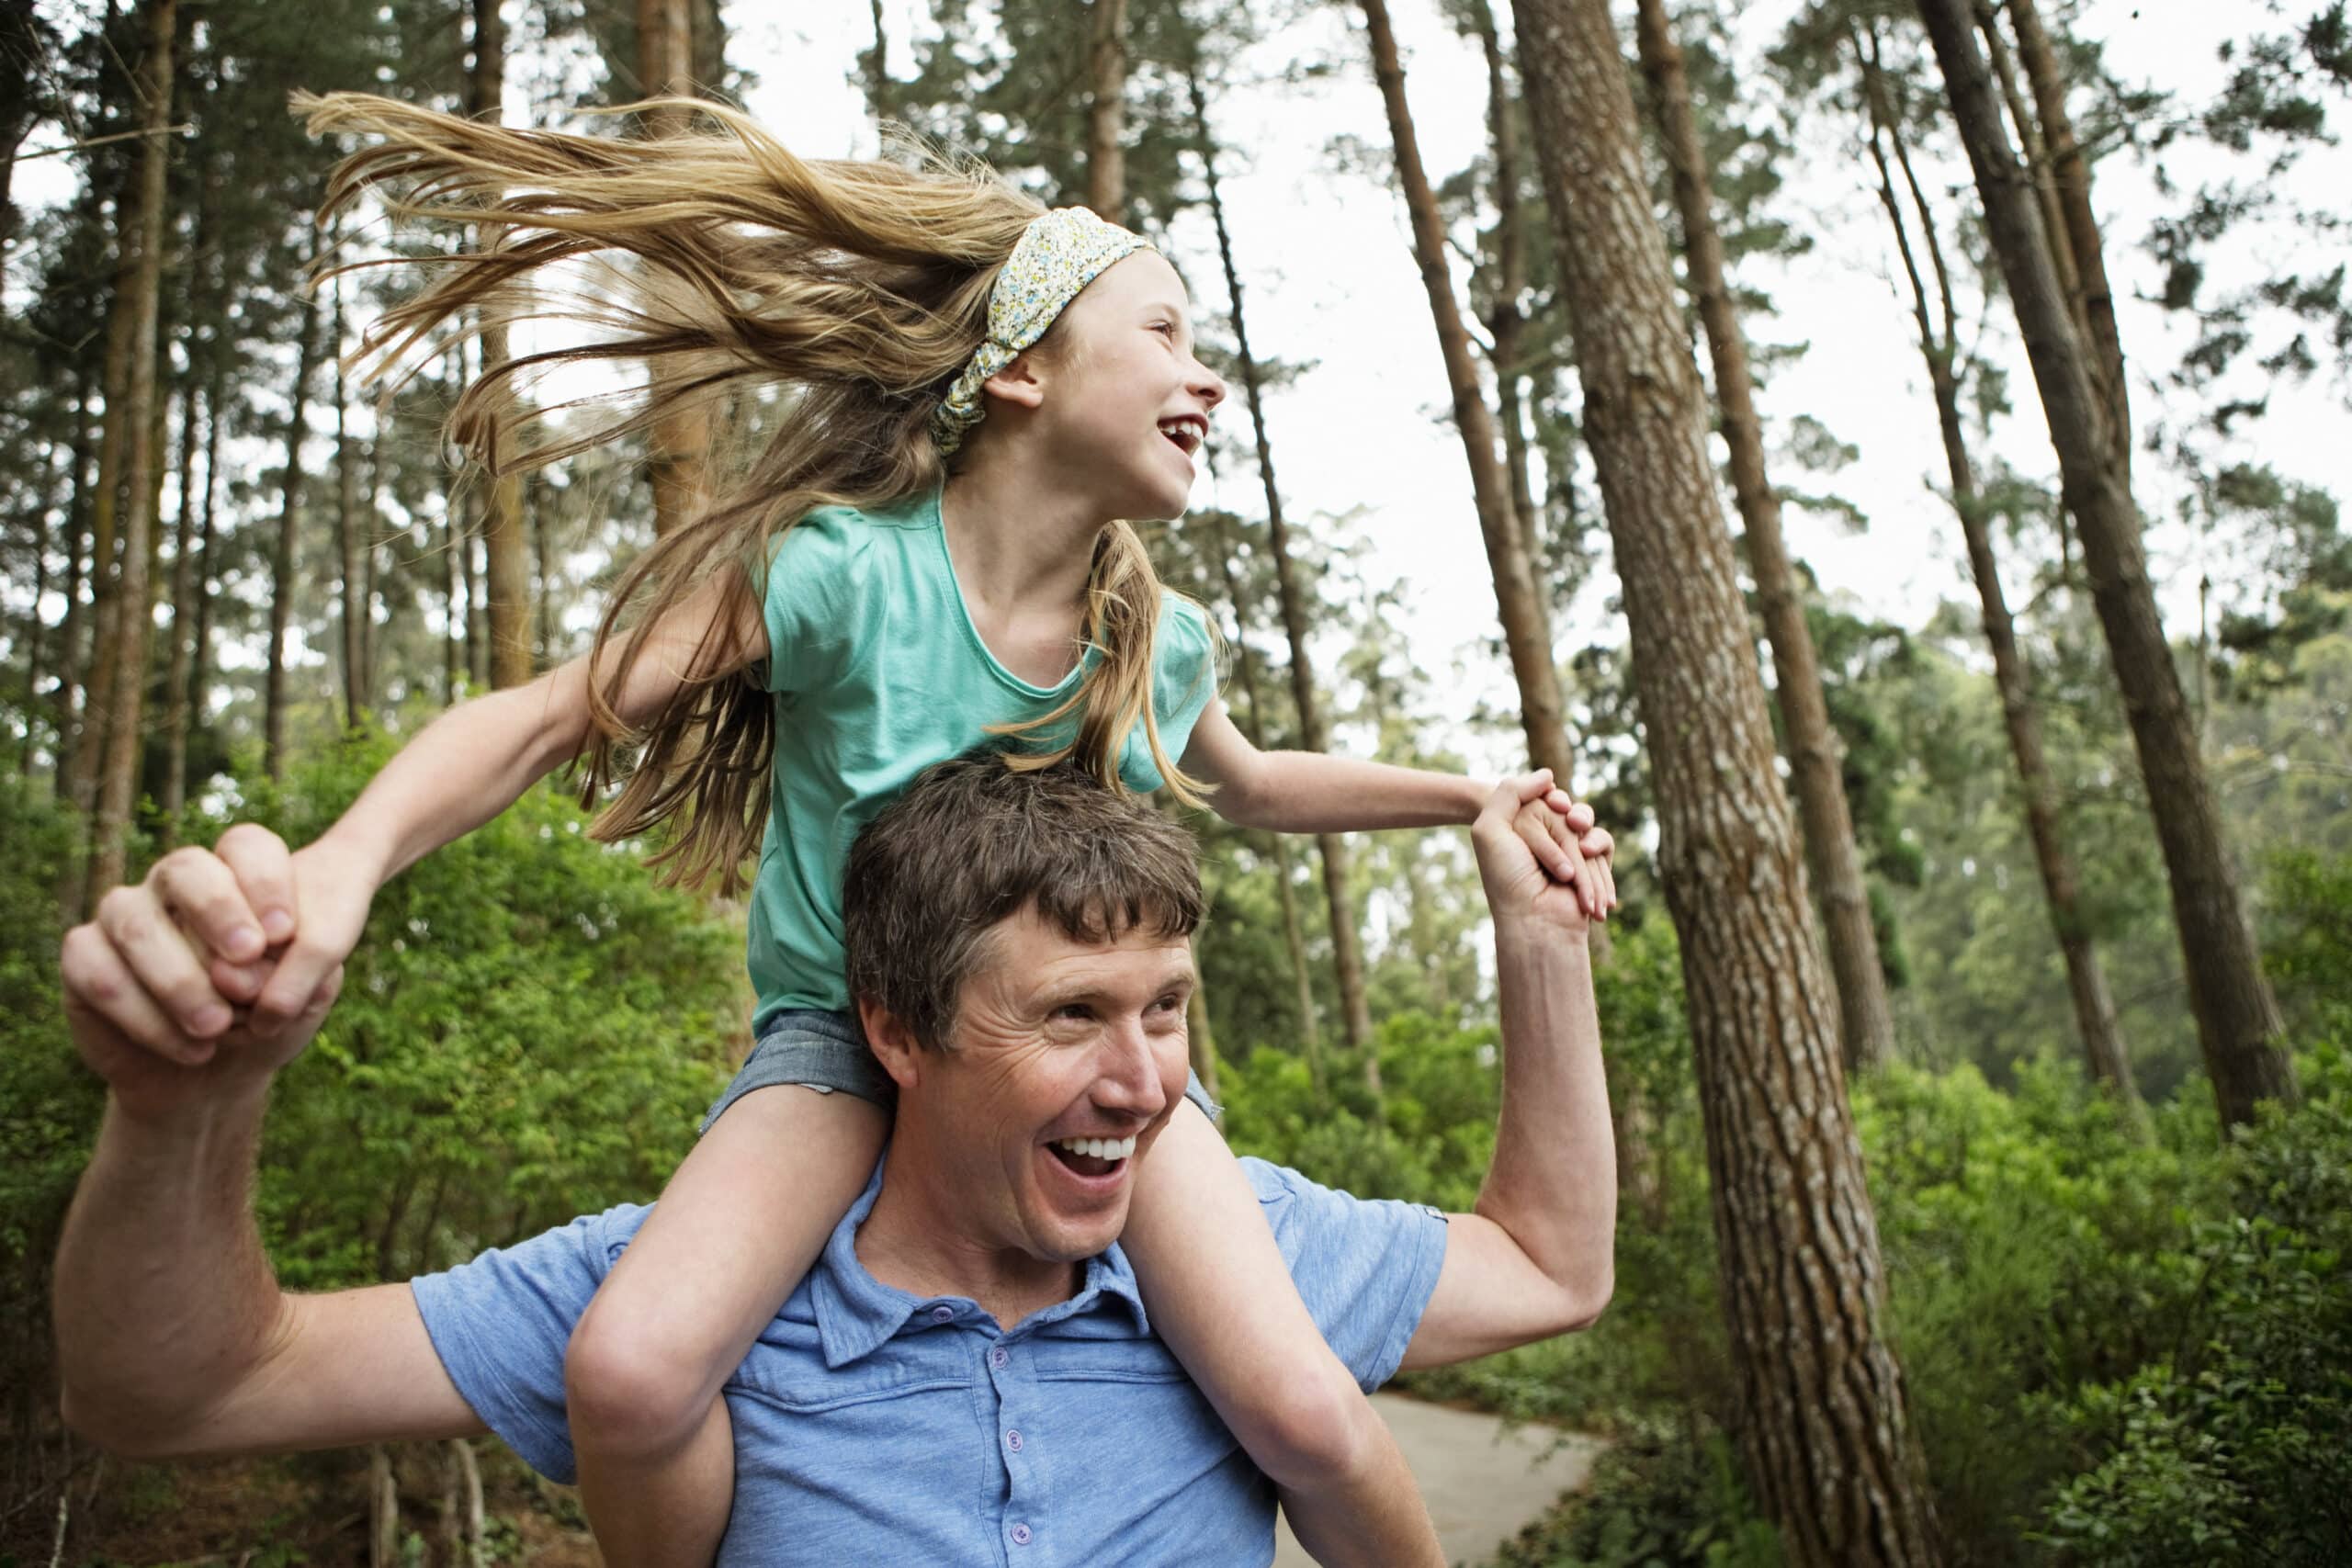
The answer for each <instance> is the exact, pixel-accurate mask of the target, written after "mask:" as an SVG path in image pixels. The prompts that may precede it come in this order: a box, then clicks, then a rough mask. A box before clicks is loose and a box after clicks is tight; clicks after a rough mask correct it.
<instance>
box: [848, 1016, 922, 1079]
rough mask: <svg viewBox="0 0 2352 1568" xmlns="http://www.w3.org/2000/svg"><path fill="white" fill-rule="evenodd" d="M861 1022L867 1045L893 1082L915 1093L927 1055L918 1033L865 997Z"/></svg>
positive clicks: (858, 1017) (859, 1019) (859, 1021)
mask: <svg viewBox="0 0 2352 1568" xmlns="http://www.w3.org/2000/svg"><path fill="white" fill-rule="evenodd" d="M857 1021H858V1023H859V1024H860V1025H861V1026H862V1027H863V1028H864V1029H865V1043H866V1044H867V1045H868V1046H870V1047H871V1048H872V1049H873V1052H874V1059H875V1060H876V1061H877V1062H879V1063H881V1064H882V1070H883V1071H884V1072H886V1073H888V1074H889V1075H890V1081H891V1082H892V1083H895V1084H897V1085H898V1086H899V1092H901V1093H904V1092H905V1091H906V1090H908V1089H912V1088H913V1087H914V1086H915V1085H916V1084H917V1083H918V1082H920V1081H921V1080H922V1060H923V1057H924V1056H925V1055H928V1054H929V1053H927V1052H926V1051H925V1050H924V1049H923V1045H922V1042H921V1041H919V1040H917V1039H916V1038H915V1035H914V1031H913V1030H911V1029H909V1028H908V1027H907V1026H906V1025H905V1024H904V1023H902V1022H900V1021H899V1015H898V1014H896V1013H894V1012H892V1011H890V1010H888V1008H886V1007H884V1006H883V1005H882V1004H881V1003H879V1002H877V1001H874V1000H872V999H870V998H865V997H860V998H857Z"/></svg>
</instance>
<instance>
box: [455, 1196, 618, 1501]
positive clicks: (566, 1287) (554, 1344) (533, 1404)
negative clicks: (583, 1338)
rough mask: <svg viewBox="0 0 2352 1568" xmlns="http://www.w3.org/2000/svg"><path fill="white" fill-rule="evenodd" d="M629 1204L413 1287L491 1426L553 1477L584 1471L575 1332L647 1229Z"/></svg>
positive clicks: (458, 1376)
mask: <svg viewBox="0 0 2352 1568" xmlns="http://www.w3.org/2000/svg"><path fill="white" fill-rule="evenodd" d="M646 1213H647V1211H646V1210H645V1209H643V1208H642V1207H638V1206H628V1207H624V1208H618V1209H612V1210H608V1211H606V1212H605V1213H601V1214H588V1215H583V1216H582V1217H581V1218H579V1219H576V1220H574V1221H572V1222H571V1224H568V1225H564V1226H562V1227H561V1228H560V1229H557V1230H551V1231H547V1232H544V1233H543V1234H541V1235H536V1236H533V1237H532V1238H531V1239H530V1240H528V1241H526V1242H524V1243H522V1244H521V1245H520V1246H516V1247H503V1248H502V1247H492V1249H491V1250H490V1251H488V1252H485V1253H483V1254H482V1255H481V1257H479V1258H475V1259H473V1261H471V1262H469V1263H464V1264H460V1265H459V1266H458V1267H457V1268H455V1269H449V1270H448V1271H447V1272H446V1273H441V1274H426V1275H424V1276H421V1277H420V1278H418V1279H415V1280H410V1281H409V1292H410V1294H411V1295H413V1296H414V1297H415V1299H416V1308H417V1311H418V1313H419V1314H422V1315H423V1317H424V1330H425V1332H426V1334H428V1335H430V1336H431V1337H432V1339H433V1348H434V1350H435V1352H436V1353H437V1354H438V1355H439V1356H440V1358H441V1364H442V1366H443V1367H445V1368H446V1369H447V1371H448V1373H449V1381H450V1382H453V1383H455V1384H457V1387H458V1393H460V1394H462V1395H464V1396H465V1401H466V1403H467V1404H470V1405H472V1406H473V1410H474V1414H475V1415H476V1416H481V1420H482V1424H483V1425H484V1426H486V1427H489V1428H490V1429H491V1430H492V1431H493V1432H495V1433H497V1434H498V1436H499V1437H500V1438H502V1439H503V1441H504V1442H505V1443H506V1446H507V1447H509V1448H511V1449H513V1450H515V1452H516V1453H518V1454H520V1455H522V1456H523V1459H524V1461H525V1462H526V1463H527V1464H529V1465H530V1467H531V1468H532V1469H533V1470H536V1471H537V1472H539V1473H540V1474H542V1475H544V1476H546V1477H547V1478H548V1480H550V1481H560V1482H564V1483H570V1482H571V1480H572V1477H573V1472H574V1470H575V1468H576V1466H575V1463H574V1461H573V1458H572V1452H571V1422H570V1420H569V1419H568V1418H567V1416H566V1414H565V1410H564V1397H563V1357H564V1351H565V1349H566V1348H567V1347H568V1346H569V1345H570V1344H571V1330H572V1328H573V1326H574V1325H576V1324H578V1323H579V1321H580V1316H581V1314H582V1313H584V1312H585V1311H587V1310H588V1299H589V1298H590V1297H591V1296H594V1294H595V1293H596V1287H597V1286H599V1285H601V1284H603V1283H604V1280H605V1275H606V1274H607V1273H608V1272H610V1271H611V1269H612V1266H613V1259H614V1258H617V1257H619V1256H620V1253H621V1249H622V1248H623V1247H627V1246H628V1238H629V1237H630V1236H631V1235H635V1234H636V1232H637V1227H638V1226H639V1224H643V1223H644V1218H645V1214H646Z"/></svg>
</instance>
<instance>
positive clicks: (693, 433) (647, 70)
mask: <svg viewBox="0 0 2352 1568" xmlns="http://www.w3.org/2000/svg"><path fill="white" fill-rule="evenodd" d="M475 4H476V5H477V6H481V5H492V0H475ZM492 9H493V10H494V9H496V7H495V6H494V5H492ZM694 24H695V12H694V7H693V6H692V5H691V4H690V3H689V0H637V51H638V62H637V65H638V69H637V79H638V86H639V91H640V92H641V93H642V94H643V95H644V96H647V97H675V98H688V97H693V96H695V59H696V51H695V26H694ZM688 118H689V116H688V114H687V112H686V111H685V110H684V109H681V108H674V107H673V108H666V109H658V110H655V111H654V112H653V113H651V114H649V115H647V116H646V117H645V133H646V134H647V135H648V136H675V135H678V134H680V133H682V132H684V130H686V129H687V122H688ZM710 420H711V411H710V409H709V408H708V406H707V405H704V404H687V405H684V406H673V407H671V408H670V409H669V410H667V412H664V413H663V414H662V416H661V417H660V418H659V419H657V420H655V421H654V422H653V426H652V428H651V430H650V432H648V436H647V456H646V467H647V470H648V473H649V475H650V478H651V479H652V482H653V531H654V533H655V534H656V535H666V534H673V533H675V532H676V531H677V530H678V529H679V528H681V527H683V526H684V525H685V523H686V520H687V519H688V518H690V517H692V516H693V515H694V513H695V510H696V508H698V507H700V506H701V505H702V503H703V502H705V501H706V500H707V499H708V485H709V478H708V475H707V471H706V470H707V467H708V464H709V460H710ZM487 521H488V520H487V519H485V523H487ZM520 559H521V556H520V555H519V553H518V554H517V556H516V560H517V561H518V562H519V561H520ZM518 581H519V579H518ZM495 596H496V590H495V589H494V588H493V590H492V597H493V599H495ZM524 647H525V650H526V654H527V651H528V643H527V642H526V643H525V645H524ZM499 683H500V684H502V685H503V684H504V683H505V682H499Z"/></svg>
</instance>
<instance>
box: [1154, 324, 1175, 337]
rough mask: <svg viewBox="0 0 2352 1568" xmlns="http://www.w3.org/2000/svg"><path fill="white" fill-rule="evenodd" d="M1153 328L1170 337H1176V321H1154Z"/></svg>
mask: <svg viewBox="0 0 2352 1568" xmlns="http://www.w3.org/2000/svg"><path fill="white" fill-rule="evenodd" d="M1151 330H1152V331H1153V332H1156V333H1167V334H1168V335H1169V336H1170V337H1174V336H1175V335H1176V323H1175V322H1173V321H1154V322H1153V323H1152V324H1151Z"/></svg>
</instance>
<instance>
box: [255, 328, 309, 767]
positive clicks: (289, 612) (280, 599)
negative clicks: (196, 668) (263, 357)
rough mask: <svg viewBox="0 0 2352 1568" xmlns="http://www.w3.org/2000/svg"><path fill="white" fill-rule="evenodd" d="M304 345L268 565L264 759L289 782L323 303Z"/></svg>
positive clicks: (304, 335)
mask: <svg viewBox="0 0 2352 1568" xmlns="http://www.w3.org/2000/svg"><path fill="white" fill-rule="evenodd" d="M301 333H302V341H301V344H300V349H299V350H298V352H297V354H296V357H295V362H294V391H293V395H292V397H291V398H290V399H289V400H288V401H289V403H290V405H291V407H290V409H289V411H288V415H287V423H286V479H285V483H284V484H283V485H282V486H281V487H280V489H279V505H278V513H277V544H276V547H274V548H273V550H272V551H271V554H270V561H269V672H268V675H267V677H266V681H265V684H264V687H263V694H264V701H263V716H262V757H263V761H264V764H265V766H266V769H267V771H268V773H269V776H270V777H271V778H274V779H278V778H284V777H285V776H286V629H287V626H288V624H289V623H290V622H291V621H292V618H293V614H294V594H295V591H296V584H295V581H294V568H295V545H296V543H297V541H298V540H299V539H300V530H301V526H302V481H303V474H302V437H303V436H305V435H306V434H310V424H309V419H310V414H309V403H310V398H311V371H312V370H313V369H314V368H315V367H317V364H318V358H319V302H318V297H317V296H316V295H308V294H306V295H305V296H303V299H302V322H301Z"/></svg>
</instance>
